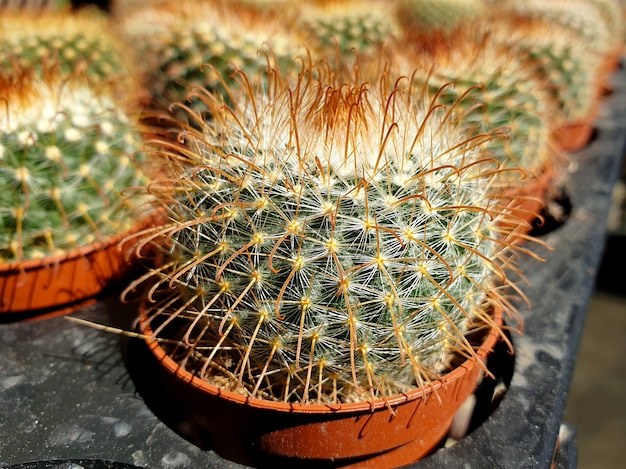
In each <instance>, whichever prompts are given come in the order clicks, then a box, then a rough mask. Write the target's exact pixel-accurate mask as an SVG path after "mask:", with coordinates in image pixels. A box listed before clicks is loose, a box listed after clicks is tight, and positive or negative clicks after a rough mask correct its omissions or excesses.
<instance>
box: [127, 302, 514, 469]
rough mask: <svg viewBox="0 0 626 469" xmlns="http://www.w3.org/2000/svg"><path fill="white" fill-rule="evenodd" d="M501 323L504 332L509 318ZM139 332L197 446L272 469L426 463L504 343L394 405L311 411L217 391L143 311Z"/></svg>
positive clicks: (485, 344)
mask: <svg viewBox="0 0 626 469" xmlns="http://www.w3.org/2000/svg"><path fill="white" fill-rule="evenodd" d="M495 317H496V323H497V324H501V323H502V313H501V311H498V312H497V314H496V315H495ZM139 328H140V331H141V332H142V333H143V334H145V335H146V336H147V337H148V338H147V339H146V342H147V344H148V347H149V348H150V350H151V351H152V353H153V354H154V356H155V357H156V359H157V361H158V362H159V364H160V365H161V370H162V371H163V378H164V379H163V381H164V383H165V386H166V387H167V390H168V394H169V395H170V398H172V397H174V398H175V399H176V400H177V401H178V403H180V405H182V406H183V409H184V412H185V414H186V416H187V418H186V420H185V424H184V425H185V428H187V429H189V430H190V431H191V434H192V435H193V437H192V440H193V441H194V443H196V444H198V445H199V446H201V447H203V448H211V449H213V450H215V451H216V452H217V453H218V454H220V455H221V456H222V457H225V458H227V459H230V460H233V461H236V462H239V463H243V464H248V465H252V466H272V467H277V466H276V465H277V464H278V465H280V464H284V463H285V462H289V463H290V464H294V466H293V467H302V466H303V465H305V466H306V465H307V464H310V465H311V466H312V467H319V466H320V465H322V466H324V467H328V466H335V467H375V468H384V467H398V466H402V465H405V464H408V463H411V462H414V461H416V460H418V459H419V458H421V457H423V456H424V455H426V454H428V453H429V452H431V451H432V450H433V449H434V448H435V447H437V445H438V444H439V443H440V442H441V440H442V438H443V437H444V436H445V435H446V433H447V431H448V429H449V427H450V425H451V422H452V419H453V417H454V415H455V413H456V411H457V410H458V409H459V408H460V407H461V405H462V404H463V403H464V402H465V400H466V398H467V397H468V396H470V395H471V394H472V393H473V391H474V389H475V387H476V385H477V382H478V379H479V377H480V376H481V375H482V371H483V369H484V366H483V364H482V362H484V361H485V359H486V357H487V355H488V353H489V352H490V351H491V350H493V348H494V346H495V344H496V342H497V340H498V336H499V333H498V331H497V330H496V329H492V330H490V331H489V332H488V334H486V335H485V337H486V338H485V339H484V340H483V341H482V345H480V347H479V349H478V351H477V354H476V357H473V358H470V359H468V360H466V361H465V362H463V363H462V364H461V365H460V366H458V367H457V368H455V369H454V370H453V371H451V372H450V373H448V374H446V375H445V376H443V377H442V378H441V379H440V380H438V381H435V382H433V383H432V384H431V385H429V386H427V387H423V388H418V389H415V390H413V391H410V392H407V393H403V394H398V395H395V396H391V397H390V398H388V399H387V400H386V401H385V400H383V399H378V400H375V401H372V402H361V403H347V404H336V405H322V404H310V405H304V404H290V403H285V402H275V401H267V400H262V399H258V398H250V397H246V396H243V395H241V394H237V393H233V392H230V391H227V390H224V389H221V388H218V387H216V386H214V385H211V384H209V383H208V382H206V381H204V380H202V379H200V378H197V377H195V376H194V375H192V374H191V373H189V372H188V371H186V370H184V369H182V368H181V367H180V366H179V365H178V364H177V363H176V362H174V361H173V360H172V359H171V358H170V357H169V356H168V355H167V353H166V352H165V351H164V349H163V348H162V347H161V346H160V345H159V342H158V341H157V340H155V339H153V338H151V334H152V331H151V329H150V325H149V319H148V317H147V315H146V313H145V311H143V308H142V312H141V313H140V321H139ZM169 402H171V401H169Z"/></svg>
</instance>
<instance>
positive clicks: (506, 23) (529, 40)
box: [488, 12, 600, 127]
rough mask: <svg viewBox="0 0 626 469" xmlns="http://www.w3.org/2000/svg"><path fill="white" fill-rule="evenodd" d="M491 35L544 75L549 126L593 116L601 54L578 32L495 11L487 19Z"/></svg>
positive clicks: (545, 22)
mask: <svg viewBox="0 0 626 469" xmlns="http://www.w3.org/2000/svg"><path fill="white" fill-rule="evenodd" d="M488 28H489V31H490V38H491V40H492V41H494V42H495V43H498V44H502V45H504V46H506V47H509V48H511V49H512V50H513V51H515V53H517V54H518V56H519V58H520V60H521V59H525V60H528V61H529V63H531V64H532V65H533V66H534V67H535V68H536V69H537V72H538V73H539V74H540V75H542V76H543V77H544V78H545V81H544V83H546V85H547V86H548V89H549V91H550V94H551V96H552V100H553V102H554V104H555V105H556V108H555V109H556V110H555V113H554V114H553V115H552V116H550V120H551V122H552V124H553V125H552V126H551V127H558V126H559V125H561V124H562V123H565V122H572V121H577V120H581V119H588V118H589V117H590V116H593V113H594V112H595V107H596V104H597V97H598V93H597V90H598V87H597V83H596V78H597V71H598V67H599V63H600V56H599V55H598V54H596V53H593V52H592V51H591V49H590V48H589V47H587V45H585V41H584V40H581V38H580V36H579V35H578V33H576V32H574V31H573V30H571V29H567V28H561V27H559V26H558V25H556V24H555V23H553V22H551V21H548V20H546V19H542V18H530V17H524V16H517V15H513V14H510V13H501V12H499V13H497V14H496V15H495V16H494V18H493V19H491V20H490V21H489V22H488Z"/></svg>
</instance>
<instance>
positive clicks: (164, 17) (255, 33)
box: [118, 0, 298, 108]
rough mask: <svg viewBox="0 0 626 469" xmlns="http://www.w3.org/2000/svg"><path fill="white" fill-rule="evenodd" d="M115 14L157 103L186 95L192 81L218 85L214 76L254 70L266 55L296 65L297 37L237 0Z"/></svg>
mask: <svg viewBox="0 0 626 469" xmlns="http://www.w3.org/2000/svg"><path fill="white" fill-rule="evenodd" d="M119 15H120V17H119V18H118V19H119V20H120V21H121V23H122V31H123V36H124V38H125V40H126V41H127V43H128V44H129V46H132V47H133V48H135V49H137V54H138V57H137V59H138V62H139V63H140V68H141V72H142V74H143V75H144V83H145V86H146V87H147V88H148V89H149V91H150V94H151V95H152V97H153V99H154V102H155V104H156V106H157V107H161V108H168V107H169V106H170V104H172V103H173V102H182V101H185V100H186V99H187V97H188V94H189V93H190V91H191V90H192V89H193V88H194V87H206V88H209V89H213V90H220V89H222V88H221V84H220V78H219V77H220V76H228V75H229V74H231V73H233V72H235V71H236V70H239V69H241V70H242V71H244V72H246V73H247V74H249V75H250V76H256V75H257V73H256V72H257V71H259V70H264V69H266V67H267V63H268V61H269V62H270V63H272V64H273V65H275V66H284V67H293V66H294V65H295V62H294V61H293V58H294V56H295V55H296V53H297V51H298V41H297V40H294V36H292V35H291V34H290V33H289V32H288V30H287V25H285V24H283V23H282V22H281V21H280V20H279V19H277V18H276V17H275V16H274V15H273V13H272V12H267V11H261V10H258V9H255V8H252V7H247V6H245V5H238V4H237V3H236V2H220V1H218V0H199V1H198V0H182V1H167V2H159V3H156V4H153V5H147V6H142V7H140V8H137V9H135V10H132V9H131V10H123V11H122V12H120V13H119ZM209 67H213V68H214V69H215V70H216V72H217V73H215V74H212V73H210V70H209ZM194 102H195V104H196V105H199V104H200V103H199V102H198V101H197V100H195V101H194Z"/></svg>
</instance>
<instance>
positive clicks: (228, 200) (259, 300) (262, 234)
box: [149, 73, 514, 403]
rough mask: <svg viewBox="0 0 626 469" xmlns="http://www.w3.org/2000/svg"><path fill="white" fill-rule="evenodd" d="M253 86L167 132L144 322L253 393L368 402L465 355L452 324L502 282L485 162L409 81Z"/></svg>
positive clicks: (188, 357) (192, 359) (197, 367)
mask: <svg viewBox="0 0 626 469" xmlns="http://www.w3.org/2000/svg"><path fill="white" fill-rule="evenodd" d="M312 75H316V76H320V75H323V74H318V73H314V74H312ZM267 90H269V91H266V92H265V93H268V94H264V93H260V94H254V96H252V95H251V96H246V97H245V98H241V99H240V100H238V101H236V102H235V103H233V107H232V111H231V112H223V111H222V112H220V110H219V109H221V106H220V103H219V101H213V100H212V99H213V98H211V99H210V98H209V95H207V102H208V103H211V102H212V103H213V104H212V105H211V106H210V107H212V108H215V109H214V113H213V115H214V119H212V120H211V121H208V122H207V123H206V124H205V126H204V128H203V129H202V131H198V130H187V131H185V132H183V134H181V135H182V136H184V142H185V145H184V146H181V147H180V148H179V149H178V150H177V151H176V152H175V155H176V156H175V158H174V159H173V164H176V166H175V171H174V174H175V177H174V178H173V179H172V180H170V181H166V183H165V184H164V185H163V188H164V189H163V193H162V194H161V195H160V197H161V198H162V200H163V204H164V205H165V206H166V207H167V209H168V210H169V212H170V218H171V220H172V224H171V226H170V227H168V228H167V229H165V230H164V232H163V235H164V237H166V238H167V239H168V240H169V241H170V242H171V243H172V248H171V252H170V254H171V257H170V261H171V263H169V264H166V265H164V266H163V267H162V268H161V269H159V270H158V271H155V272H154V276H155V278H156V279H157V285H156V286H154V287H153V288H152V290H151V293H150V297H151V298H152V299H153V300H154V301H155V303H154V304H151V305H150V306H149V308H150V314H151V316H152V319H151V321H152V328H153V330H154V331H155V335H156V336H157V337H158V338H162V339H166V341H167V342H168V343H171V340H174V341H179V343H178V345H176V346H172V347H170V348H169V350H170V353H171V354H172V356H174V357H175V358H176V359H178V360H179V362H180V363H181V364H182V365H183V366H185V367H186V368H187V369H189V370H191V371H192V372H195V373H196V374H198V375H199V376H201V377H203V378H206V379H208V380H210V381H211V382H213V383H216V384H218V385H222V386H225V387H227V388H229V389H235V390H237V391H238V392H242V393H244V394H247V395H251V396H256V397H260V398H265V399H276V400H284V401H288V402H301V403H312V402H324V403H330V402H346V401H356V400H368V399H372V398H378V397H385V396H388V395H391V394H395V393H398V392H402V391H405V390H407V389H411V388H414V387H416V386H418V385H420V384H423V383H424V382H427V381H428V380H430V379H433V378H436V377H437V376H439V375H440V373H442V372H443V371H444V370H446V369H447V367H448V366H449V360H450V357H451V355H452V354H453V353H454V352H455V351H459V350H461V351H462V352H461V353H463V354H471V353H472V352H471V347H470V346H469V344H468V343H467V341H466V339H465V334H466V333H467V331H469V330H471V329H472V328H473V327H475V324H476V320H477V318H479V317H484V316H485V305H486V303H488V302H489V301H494V302H496V303H498V302H499V300H498V299H499V298H500V291H501V290H500V288H502V285H505V284H506V283H507V281H506V278H504V277H502V278H501V277H500V275H501V274H503V272H502V269H501V267H500V266H501V263H503V262H506V261H505V260H504V259H505V257H506V256H507V254H506V253H507V249H508V248H507V246H508V244H509V243H510V241H511V239H510V238H511V237H512V236H514V234H510V233H509V234H506V233H504V234H503V233H501V232H500V230H503V227H502V225H500V224H499V221H498V220H501V217H502V215H498V214H496V213H491V211H490V209H491V206H492V204H493V203H494V202H493V200H492V198H491V196H492V195H493V194H494V193H497V192H498V190H497V188H495V187H493V183H494V180H493V171H494V170H495V169H496V165H495V164H494V162H493V160H492V159H486V160H483V159H482V158H483V154H482V150H481V147H482V145H481V144H480V143H479V142H478V141H476V140H466V137H465V134H464V132H462V131H461V130H460V129H459V128H458V127H457V126H456V125H454V124H452V123H450V122H448V121H447V120H446V117H445V111H444V110H443V109H442V108H436V107H435V106H431V103H430V102H429V100H428V99H427V98H426V97H420V95H419V94H418V93H417V92H416V93H410V92H407V93H404V92H403V91H400V90H399V89H394V88H393V86H390V85H389V84H387V83H386V82H382V83H380V84H378V83H377V84H374V85H373V86H371V87H368V86H367V85H364V84H361V83H350V82H348V83H346V84H342V83H338V82H335V81H333V80H330V79H328V78H325V79H324V78H323V79H320V81H317V80H313V79H312V78H311V75H310V74H304V75H302V76H301V77H300V80H297V81H296V82H295V84H293V83H292V84H291V85H289V84H286V83H280V82H279V83H276V84H272V86H270V87H268V88H267ZM233 116H235V118H233ZM179 152H183V153H184V155H185V157H186V159H187V161H186V163H185V164H183V165H180V164H179V163H176V162H179V161H180V155H179ZM501 282H502V283H501Z"/></svg>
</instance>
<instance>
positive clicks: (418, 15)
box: [398, 0, 487, 31]
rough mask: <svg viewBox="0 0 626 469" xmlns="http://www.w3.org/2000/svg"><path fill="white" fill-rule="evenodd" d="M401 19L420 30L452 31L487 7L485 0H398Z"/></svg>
mask: <svg viewBox="0 0 626 469" xmlns="http://www.w3.org/2000/svg"><path fill="white" fill-rule="evenodd" d="M398 3H399V5H400V7H399V10H400V12H401V15H402V18H403V21H404V22H405V23H411V24H412V25H413V26H414V27H416V28H419V29H422V30H442V31H452V30H454V29H455V28H456V27H457V26H459V25H460V24H463V23H466V22H470V21H475V20H476V19H477V17H479V16H480V15H482V14H483V13H484V11H485V9H486V8H487V4H486V1H485V0H399V2H398Z"/></svg>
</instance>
